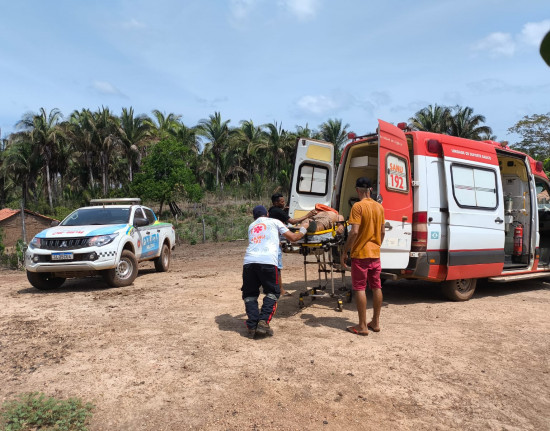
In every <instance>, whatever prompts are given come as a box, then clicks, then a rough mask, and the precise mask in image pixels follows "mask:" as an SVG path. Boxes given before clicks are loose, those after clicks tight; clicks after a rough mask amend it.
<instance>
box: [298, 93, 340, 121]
mask: <svg viewBox="0 0 550 431" xmlns="http://www.w3.org/2000/svg"><path fill="white" fill-rule="evenodd" d="M340 106H341V103H340V102H339V101H338V100H336V99H335V98H333V97H330V96H323V95H321V96H303V97H301V98H300V99H299V100H298V108H300V110H301V111H305V112H307V113H310V114H315V115H319V116H320V115H324V114H326V113H328V112H332V111H334V110H335V109H338V108H339V107H340Z"/></svg>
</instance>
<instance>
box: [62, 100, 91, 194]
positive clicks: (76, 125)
mask: <svg viewBox="0 0 550 431" xmlns="http://www.w3.org/2000/svg"><path fill="white" fill-rule="evenodd" d="M93 123H94V119H93V114H92V112H91V111H90V110H89V109H83V110H82V111H80V112H79V111H74V112H73V113H72V114H71V116H70V118H69V124H70V128H69V129H70V131H71V132H70V136H71V140H72V142H73V146H74V148H75V150H76V151H77V156H79V157H80V158H81V159H82V160H83V162H84V163H83V165H84V166H86V169H87V171H88V183H89V186H90V188H91V189H94V188H95V179H94V169H93V168H94V159H95V150H96V149H95V148H94V143H93V136H94V126H93Z"/></svg>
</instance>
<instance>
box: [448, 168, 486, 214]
mask: <svg viewBox="0 0 550 431" xmlns="http://www.w3.org/2000/svg"><path fill="white" fill-rule="evenodd" d="M451 174H452V181H453V194H454V197H455V200H456V203H457V204H458V206H459V207H467V208H483V209H494V208H496V207H497V178H496V174H495V172H494V171H492V170H489V169H481V168H473V167H469V166H463V165H456V164H454V165H452V166H451Z"/></svg>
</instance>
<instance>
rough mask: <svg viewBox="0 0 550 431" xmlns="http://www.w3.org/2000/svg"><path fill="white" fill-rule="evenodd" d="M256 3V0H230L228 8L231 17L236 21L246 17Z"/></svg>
mask: <svg viewBox="0 0 550 431" xmlns="http://www.w3.org/2000/svg"><path fill="white" fill-rule="evenodd" d="M256 3H257V0H231V2H230V4H229V9H230V11H231V15H232V17H233V18H234V19H236V20H237V21H241V20H243V19H246V18H247V17H248V15H249V14H250V11H251V10H252V9H253V8H254V6H255V5H256Z"/></svg>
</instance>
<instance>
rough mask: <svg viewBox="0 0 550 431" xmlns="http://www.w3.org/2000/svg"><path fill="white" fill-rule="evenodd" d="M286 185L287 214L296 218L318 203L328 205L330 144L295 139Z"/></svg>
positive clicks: (331, 182) (331, 171)
mask: <svg viewBox="0 0 550 431" xmlns="http://www.w3.org/2000/svg"><path fill="white" fill-rule="evenodd" d="M296 145H297V147H296V159H295V162H294V171H293V174H292V182H291V185H290V196H289V199H288V205H289V211H288V214H289V216H290V217H292V218H300V217H303V216H304V215H306V213H308V212H309V211H311V210H312V209H313V208H315V204H317V203H320V204H324V205H328V206H330V203H331V200H332V192H333V190H334V145H332V144H331V143H330V142H325V141H318V140H316V139H308V138H299V139H298V141H297V143H296Z"/></svg>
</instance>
